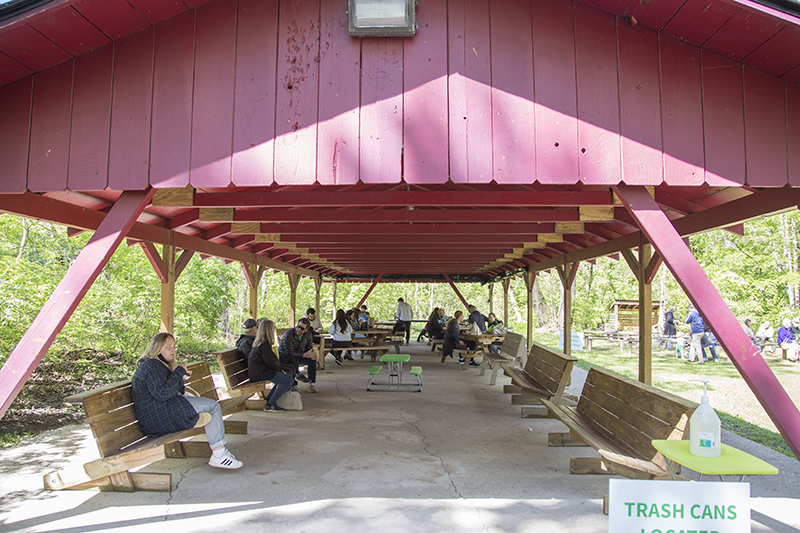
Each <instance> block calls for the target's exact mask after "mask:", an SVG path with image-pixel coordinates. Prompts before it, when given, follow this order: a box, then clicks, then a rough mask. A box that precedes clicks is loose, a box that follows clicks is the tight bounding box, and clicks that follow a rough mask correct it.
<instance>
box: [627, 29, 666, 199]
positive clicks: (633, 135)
mask: <svg viewBox="0 0 800 533" xmlns="http://www.w3.org/2000/svg"><path fill="white" fill-rule="evenodd" d="M617 35H618V38H619V109H620V133H621V134H622V181H624V182H625V183H627V184H628V185H633V184H654V183H659V182H660V181H661V179H662V178H663V169H662V152H661V150H662V141H661V80H660V75H659V70H658V39H657V36H656V33H655V32H653V31H650V30H646V29H644V28H633V27H631V25H630V24H628V23H626V22H624V21H618V22H617Z"/></svg>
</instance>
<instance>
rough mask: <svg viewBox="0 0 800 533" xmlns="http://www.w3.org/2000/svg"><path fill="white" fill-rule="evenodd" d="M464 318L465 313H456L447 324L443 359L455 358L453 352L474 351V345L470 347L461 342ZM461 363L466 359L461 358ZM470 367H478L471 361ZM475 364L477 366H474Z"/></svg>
mask: <svg viewBox="0 0 800 533" xmlns="http://www.w3.org/2000/svg"><path fill="white" fill-rule="evenodd" d="M463 317H464V313H462V312H461V311H456V312H455V314H453V318H451V319H450V321H449V322H448V323H447V329H446V330H445V332H444V344H442V357H445V356H446V357H453V350H466V349H467V348H469V349H473V348H474V347H475V345H474V343H472V346H469V345H468V344H467V343H466V342H464V341H462V340H461V328H460V327H459V326H460V324H461V321H462V318H463ZM459 362H460V363H463V362H464V358H463V357H459ZM469 363H470V365H472V366H478V363H475V361H474V360H471V361H470V362H469ZM473 363H475V364H473Z"/></svg>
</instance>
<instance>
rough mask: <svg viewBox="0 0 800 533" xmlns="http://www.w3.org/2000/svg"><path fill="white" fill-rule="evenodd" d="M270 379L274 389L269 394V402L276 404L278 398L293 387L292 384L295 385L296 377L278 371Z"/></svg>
mask: <svg viewBox="0 0 800 533" xmlns="http://www.w3.org/2000/svg"><path fill="white" fill-rule="evenodd" d="M309 368H310V367H309ZM270 381H271V382H272V390H271V391H269V394H267V403H268V404H270V405H275V402H277V401H278V398H280V397H281V396H283V393H285V392H286V391H287V390H289V389H291V388H292V385H294V379H293V378H292V376H290V375H289V374H285V373H283V372H278V373H277V374H275V377H274V378H272V379H271V380H270Z"/></svg>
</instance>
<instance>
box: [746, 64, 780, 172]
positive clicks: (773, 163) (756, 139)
mask: <svg viewBox="0 0 800 533" xmlns="http://www.w3.org/2000/svg"><path fill="white" fill-rule="evenodd" d="M744 110H745V116H744V123H745V124H746V125H747V129H746V130H745V135H746V136H745V149H746V152H745V156H746V163H747V184H748V185H752V186H754V187H783V186H784V185H786V184H787V183H788V176H787V166H786V161H787V157H788V154H787V153H786V95H785V93H784V90H783V80H780V79H778V78H776V77H774V76H770V75H769V74H764V73H763V72H758V71H757V70H754V69H752V68H750V67H747V68H745V69H744Z"/></svg>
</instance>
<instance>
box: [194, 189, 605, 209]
mask: <svg viewBox="0 0 800 533" xmlns="http://www.w3.org/2000/svg"><path fill="white" fill-rule="evenodd" d="M192 205H193V206H194V207H262V208H263V207H296V206H304V207H327V208H330V207H332V206H342V207H345V206H346V207H385V206H404V207H411V206H413V207H417V206H433V207H438V206H442V205H453V206H459V207H464V206H474V207H553V206H565V207H566V206H569V207H574V206H600V205H606V206H610V205H613V197H612V196H611V193H610V192H572V191H448V192H441V191H381V192H373V191H360V192H350V191H336V193H335V194H332V193H331V192H318V191H307V192H294V191H292V192H289V191H281V192H279V193H276V192H250V191H248V192H235V193H232V192H225V193H197V194H195V195H194V201H193V204H192ZM187 207H189V206H187Z"/></svg>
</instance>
